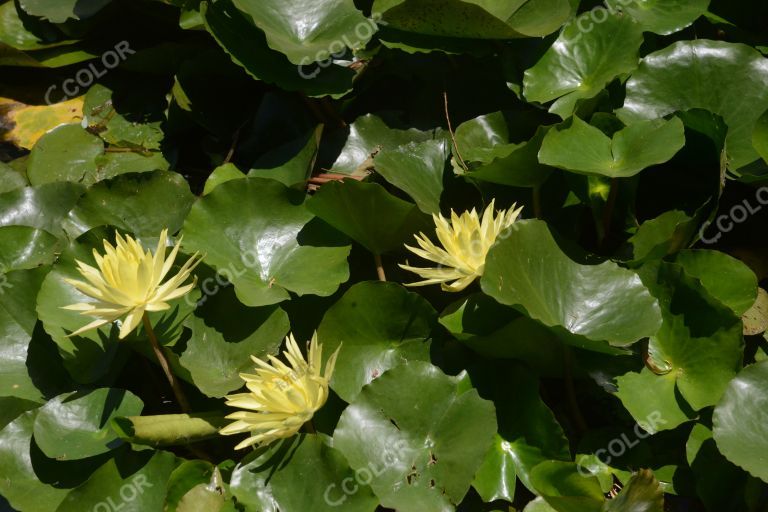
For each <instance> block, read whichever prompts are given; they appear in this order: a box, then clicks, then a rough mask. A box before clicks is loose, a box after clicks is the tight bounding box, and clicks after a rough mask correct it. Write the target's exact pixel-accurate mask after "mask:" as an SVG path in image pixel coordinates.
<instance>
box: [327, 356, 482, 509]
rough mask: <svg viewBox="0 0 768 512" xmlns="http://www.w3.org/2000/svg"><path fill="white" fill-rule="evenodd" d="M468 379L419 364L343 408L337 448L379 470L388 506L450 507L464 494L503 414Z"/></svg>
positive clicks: (377, 489) (354, 462)
mask: <svg viewBox="0 0 768 512" xmlns="http://www.w3.org/2000/svg"><path fill="white" fill-rule="evenodd" d="M461 383H462V376H459V377H449V376H447V375H445V374H444V373H442V372H441V371H440V370H439V369H438V368H436V367H434V366H432V365H431V364H429V363H426V362H421V361H411V362H409V363H407V364H403V365H400V366H397V367H395V368H393V369H391V370H389V371H387V372H385V373H384V374H383V375H382V376H381V377H379V378H378V379H376V380H375V381H373V382H372V383H370V384H369V385H367V386H366V387H364V388H363V390H362V391H361V392H360V394H359V395H358V396H357V398H356V399H355V400H354V402H353V403H352V404H350V405H349V407H347V409H346V410H345V411H344V413H342V415H341V418H340V419H339V423H338V426H337V427H336V431H335V432H334V436H333V440H334V447H335V448H337V449H338V450H340V451H341V452H342V453H343V454H344V456H345V457H346V459H347V460H348V461H349V463H350V466H351V467H352V468H353V469H355V470H357V471H361V470H362V469H363V468H369V467H370V468H375V471H376V474H377V476H376V478H373V479H372V480H371V482H370V486H371V488H372V489H373V492H374V493H375V494H376V496H378V497H379V499H380V500H381V504H382V505H383V506H385V507H389V508H396V509H397V510H402V511H403V512H409V511H413V512H416V511H419V512H432V511H443V510H447V509H451V508H452V507H453V505H452V504H457V503H459V502H461V500H462V499H463V498H464V495H465V494H466V493H467V491H468V490H469V487H470V484H471V483H472V479H473V477H474V475H475V473H476V471H477V470H478V469H479V467H480V465H481V464H482V462H483V459H484V456H485V454H486V453H487V452H488V450H489V448H490V447H491V445H492V443H493V437H494V434H495V433H496V418H495V414H494V408H493V405H492V404H491V403H490V402H488V401H485V400H482V399H481V398H480V397H479V396H478V394H477V391H475V390H472V389H470V390H463V386H462V385H461ZM462 391H463V392H462ZM414 410H418V411H419V414H413V411H414ZM371 471H373V469H371Z"/></svg>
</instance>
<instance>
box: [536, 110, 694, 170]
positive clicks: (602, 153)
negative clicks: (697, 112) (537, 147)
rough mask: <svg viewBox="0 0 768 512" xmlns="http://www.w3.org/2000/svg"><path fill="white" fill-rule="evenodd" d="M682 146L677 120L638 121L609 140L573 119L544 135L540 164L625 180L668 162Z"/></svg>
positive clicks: (682, 134) (681, 125)
mask: <svg viewBox="0 0 768 512" xmlns="http://www.w3.org/2000/svg"><path fill="white" fill-rule="evenodd" d="M684 145H685V134H684V129H683V122H682V121H680V119H678V118H677V117H673V118H672V119H670V120H669V121H665V120H663V119H656V120H652V121H640V122H637V123H634V124H631V125H629V126H627V127H626V128H623V129H621V130H619V131H618V132H616V133H615V134H614V135H613V137H612V138H610V137H608V136H607V135H605V134H604V133H603V132H602V131H600V129H598V128H596V127H594V126H592V125H590V124H587V123H585V122H584V121H582V120H581V119H579V118H578V117H576V116H574V117H573V124H571V126H570V127H568V128H564V129H560V130H558V129H557V128H556V129H553V130H550V131H549V132H548V133H547V135H546V137H544V141H543V142H542V144H541V151H539V161H540V162H541V163H543V164H547V165H551V166H553V167H559V168H561V169H566V170H569V171H575V172H580V173H585V174H598V175H602V176H608V177H610V178H627V177H630V176H634V175H635V174H637V173H639V172H640V171H642V170H643V169H645V168H646V167H651V166H652V165H658V164H662V163H664V162H667V161H669V160H671V159H672V157H673V156H675V154H676V153H677V152H678V151H680V149H681V148H682V147H683V146H684Z"/></svg>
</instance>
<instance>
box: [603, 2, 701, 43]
mask: <svg viewBox="0 0 768 512" xmlns="http://www.w3.org/2000/svg"><path fill="white" fill-rule="evenodd" d="M709 1H710V0H644V1H642V2H627V1H626V0H607V1H606V6H610V7H611V8H613V9H617V8H619V9H621V10H622V11H623V12H625V13H626V14H629V15H630V16H632V17H633V18H634V19H635V21H637V22H638V23H639V24H640V25H642V27H643V30H646V31H649V32H653V33H655V34H661V35H668V34H673V33H675V32H678V31H680V30H682V29H684V28H685V27H688V26H690V25H692V24H693V22H694V21H696V19H697V18H699V17H700V16H701V15H702V14H704V13H705V12H707V8H708V7H709Z"/></svg>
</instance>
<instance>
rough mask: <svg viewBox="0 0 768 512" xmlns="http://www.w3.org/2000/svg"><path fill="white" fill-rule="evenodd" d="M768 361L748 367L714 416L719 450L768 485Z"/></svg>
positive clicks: (730, 389) (738, 377)
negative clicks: (767, 395) (767, 398)
mask: <svg viewBox="0 0 768 512" xmlns="http://www.w3.org/2000/svg"><path fill="white" fill-rule="evenodd" d="M766 389H768V362H765V361H763V362H761V363H757V364H753V365H751V366H748V367H746V368H744V369H743V370H742V371H741V372H740V373H739V374H738V375H737V376H736V378H734V379H733V380H732V381H731V382H730V383H729V384H728V387H727V389H726V390H725V393H724V395H723V398H722V399H721V400H720V403H718V404H717V407H715V413H714V415H713V417H712V424H713V427H714V429H713V431H714V437H715V442H717V447H718V449H719V450H720V451H721V452H722V453H723V455H725V457H726V458H727V459H728V460H730V461H731V462H733V463H734V464H736V465H738V466H740V467H742V468H744V469H745V470H747V471H749V473H750V474H751V475H753V476H755V477H757V478H760V479H762V480H763V481H764V482H768V445H767V444H768V431H767V428H768V407H766V405H768V404H766V394H765V390H766Z"/></svg>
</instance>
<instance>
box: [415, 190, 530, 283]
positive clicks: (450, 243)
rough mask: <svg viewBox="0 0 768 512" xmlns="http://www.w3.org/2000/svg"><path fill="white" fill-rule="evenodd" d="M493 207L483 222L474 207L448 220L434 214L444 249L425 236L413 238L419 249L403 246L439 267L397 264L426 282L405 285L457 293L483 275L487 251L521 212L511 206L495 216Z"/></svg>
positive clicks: (489, 208) (422, 234)
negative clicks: (429, 287) (436, 287)
mask: <svg viewBox="0 0 768 512" xmlns="http://www.w3.org/2000/svg"><path fill="white" fill-rule="evenodd" d="M493 206H494V201H491V204H489V205H488V208H486V209H485V212H483V217H482V219H480V218H479V217H478V215H477V211H476V210H475V209H474V208H473V209H472V211H470V212H464V213H462V214H461V215H460V216H459V215H456V212H454V211H453V210H451V220H450V221H449V220H448V219H446V218H445V217H443V216H442V215H434V214H433V215H432V218H433V219H434V221H435V233H436V234H437V238H438V240H440V243H441V244H442V246H443V247H438V246H437V245H435V244H434V243H432V242H431V241H430V240H429V238H427V236H426V235H425V234H424V233H419V234H418V235H415V238H416V241H417V242H418V244H419V247H420V248H418V247H411V246H409V245H406V246H405V247H406V248H407V249H408V250H409V251H411V252H413V253H414V254H416V255H418V256H421V257H422V258H424V259H426V260H430V261H434V262H435V263H437V264H438V266H437V267H435V268H422V267H411V266H409V265H400V268H403V269H405V270H409V271H411V272H415V273H416V274H418V275H419V276H421V277H423V278H424V279H425V280H424V281H419V282H417V283H409V284H407V285H406V286H426V285H430V284H437V283H440V286H441V288H442V289H443V290H444V291H447V292H460V291H461V290H463V289H464V288H466V287H467V286H469V285H470V284H472V281H474V280H475V279H477V278H478V277H480V276H481V275H483V270H484V268H485V257H486V256H487V255H488V250H489V249H490V248H491V246H492V245H493V244H494V242H496V239H497V238H498V236H499V234H500V233H501V232H502V231H504V230H505V229H506V228H508V227H509V226H511V225H512V223H514V222H515V221H516V220H517V218H518V216H519V215H520V212H521V211H522V209H523V208H522V207H520V208H518V209H517V210H515V205H514V204H513V205H512V207H511V208H510V209H509V210H499V211H498V215H496V214H495V211H494V208H493ZM450 281H453V282H450Z"/></svg>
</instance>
